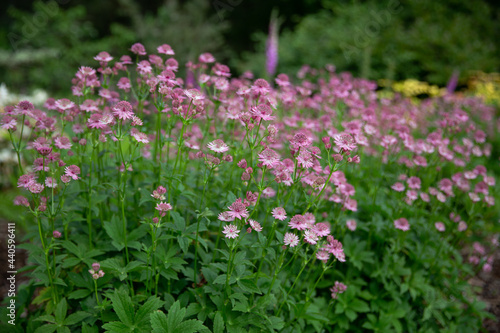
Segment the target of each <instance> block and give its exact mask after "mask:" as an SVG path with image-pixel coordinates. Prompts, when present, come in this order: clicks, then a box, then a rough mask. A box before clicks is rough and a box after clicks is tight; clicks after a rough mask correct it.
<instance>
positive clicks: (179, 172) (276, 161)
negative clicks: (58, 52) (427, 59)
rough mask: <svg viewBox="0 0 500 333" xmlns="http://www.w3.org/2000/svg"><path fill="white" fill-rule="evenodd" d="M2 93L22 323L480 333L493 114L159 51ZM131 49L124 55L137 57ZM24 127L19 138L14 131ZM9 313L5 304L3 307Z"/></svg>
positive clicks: (462, 103)
mask: <svg viewBox="0 0 500 333" xmlns="http://www.w3.org/2000/svg"><path fill="white" fill-rule="evenodd" d="M131 52H132V53H131V56H130V55H124V56H121V57H120V58H119V59H117V57H116V56H112V55H110V54H108V53H107V52H101V53H99V54H98V55H96V57H95V58H94V59H95V61H96V66H95V67H96V68H91V67H81V68H80V69H78V71H77V73H76V75H75V77H74V79H73V81H72V82H71V84H72V91H73V96H71V97H70V98H63V99H58V100H55V99H51V98H49V99H48V100H47V101H46V102H45V104H44V105H43V106H42V107H40V108H36V107H35V106H34V105H33V104H31V103H30V102H28V101H21V102H19V103H18V104H16V105H12V106H7V107H5V110H4V114H3V117H2V122H1V124H2V125H1V126H2V128H3V129H4V130H6V131H7V132H8V134H9V136H10V139H11V141H12V145H13V148H14V150H15V152H16V155H17V158H18V162H19V177H17V186H18V187H19V188H20V189H21V190H22V191H23V195H22V196H18V197H16V199H15V203H16V204H17V205H19V206H21V207H24V208H25V211H26V218H27V221H28V222H27V232H26V236H25V239H24V242H23V244H21V245H18V248H20V249H25V250H27V251H28V253H29V257H28V259H27V260H28V261H27V265H26V266H25V267H18V270H19V272H24V273H25V274H28V276H29V281H28V282H27V283H24V284H23V285H22V286H20V288H19V290H18V293H17V297H16V306H17V309H16V313H17V324H16V326H14V327H12V326H8V325H9V324H8V323H4V325H5V326H4V327H7V328H8V329H10V330H12V331H13V332H15V331H18V332H55V331H57V332H69V331H71V330H75V329H76V330H78V331H79V330H81V331H82V332H104V331H106V332H224V331H226V330H227V331H228V332H248V331H250V332H261V331H282V332H321V331H335V332H343V331H359V332H364V331H378V332H416V331H419V332H420V331H422V332H477V331H478V330H479V329H480V328H481V327H482V324H483V321H484V320H485V319H486V318H491V317H492V316H491V314H489V313H488V312H487V311H486V309H485V304H484V303H483V302H481V301H479V300H478V299H477V297H476V296H475V293H474V290H473V287H472V286H471V284H470V283H469V280H470V279H471V277H473V276H476V275H477V272H479V271H481V270H483V271H486V272H487V271H491V270H492V268H493V260H494V256H493V254H494V253H495V251H496V249H497V248H498V241H499V239H498V219H499V212H498V206H497V205H495V200H497V199H498V187H495V183H496V178H495V175H496V174H498V172H499V170H498V169H499V166H498V156H499V151H498V141H499V136H498V135H497V134H496V133H497V132H498V129H499V127H500V122H499V121H498V114H497V109H496V108H495V107H493V106H490V105H487V104H485V103H483V102H482V101H481V100H480V99H478V98H474V97H467V96H463V95H458V94H452V93H448V94H445V95H444V96H438V97H433V98H428V99H425V100H422V101H420V102H418V103H415V101H412V100H410V99H407V98H404V97H401V96H399V95H395V96H393V97H391V98H383V97H379V95H378V94H377V92H376V89H377V86H376V84H375V83H374V82H371V81H367V80H364V79H359V78H354V77H352V76H351V75H350V74H349V73H336V72H335V68H334V67H333V66H327V67H326V68H325V69H320V70H317V69H312V68H309V67H304V68H303V70H301V71H300V73H299V75H298V80H291V79H290V78H289V77H288V76H287V75H285V74H280V75H278V77H277V78H276V79H275V80H274V82H268V81H266V80H264V79H258V78H257V79H256V78H254V77H253V75H252V74H251V73H250V72H247V73H245V74H244V75H243V76H241V77H239V78H231V74H230V70H229V68H228V67H227V66H225V65H223V64H219V63H216V61H215V59H214V58H213V56H212V55H210V54H207V53H205V54H202V55H201V56H200V57H199V59H198V62H196V63H188V64H187V66H188V69H190V72H191V73H193V75H190V76H188V77H186V78H185V79H182V78H178V77H176V72H177V69H178V68H179V64H178V62H177V60H175V58H173V55H174V51H173V50H172V49H171V48H170V47H169V46H168V45H162V46H159V47H158V49H157V50H156V52H154V53H150V54H149V55H148V54H147V53H146V50H145V49H144V47H143V46H142V45H141V44H134V45H133V46H132V48H131ZM133 58H134V59H135V61H133V60H132V59H133ZM26 131H28V132H29V135H28V137H27V138H26V137H25V136H24V135H23V133H26ZM2 311H4V313H3V314H2V318H3V320H5V318H7V317H6V311H7V310H6V309H3V310H2Z"/></svg>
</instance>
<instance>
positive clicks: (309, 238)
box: [304, 230, 319, 245]
mask: <svg viewBox="0 0 500 333" xmlns="http://www.w3.org/2000/svg"><path fill="white" fill-rule="evenodd" d="M318 239H319V236H318V235H317V234H316V232H314V230H306V231H305V232H304V241H306V242H307V243H309V244H313V245H314V244H316V243H317V242H318Z"/></svg>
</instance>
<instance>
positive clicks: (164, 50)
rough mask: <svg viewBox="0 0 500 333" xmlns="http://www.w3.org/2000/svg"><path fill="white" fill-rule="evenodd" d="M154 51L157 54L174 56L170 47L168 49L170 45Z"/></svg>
mask: <svg viewBox="0 0 500 333" xmlns="http://www.w3.org/2000/svg"><path fill="white" fill-rule="evenodd" d="M156 50H157V51H158V53H162V54H166V55H175V52H174V50H172V47H170V45H168V44H163V45H160V46H158V47H157V48H156Z"/></svg>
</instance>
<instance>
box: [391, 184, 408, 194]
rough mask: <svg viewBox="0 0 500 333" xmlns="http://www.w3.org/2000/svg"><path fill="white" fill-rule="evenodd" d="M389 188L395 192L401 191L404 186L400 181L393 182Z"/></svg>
mask: <svg viewBox="0 0 500 333" xmlns="http://www.w3.org/2000/svg"><path fill="white" fill-rule="evenodd" d="M391 188H392V189H393V190H394V191H396V192H403V191H404V190H405V186H404V185H403V183H400V182H397V183H394V185H392V186H391Z"/></svg>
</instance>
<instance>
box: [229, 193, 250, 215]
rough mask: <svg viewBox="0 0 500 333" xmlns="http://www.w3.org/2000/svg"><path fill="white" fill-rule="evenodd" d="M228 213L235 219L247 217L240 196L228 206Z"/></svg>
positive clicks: (246, 211) (245, 208)
mask: <svg viewBox="0 0 500 333" xmlns="http://www.w3.org/2000/svg"><path fill="white" fill-rule="evenodd" d="M228 209H229V211H228V214H229V216H231V217H232V218H235V219H240V220H242V219H245V218H247V217H248V210H247V207H246V206H245V205H244V204H243V202H242V200H241V198H240V199H237V200H236V201H235V202H233V203H232V204H231V206H229V207H228Z"/></svg>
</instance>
